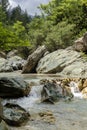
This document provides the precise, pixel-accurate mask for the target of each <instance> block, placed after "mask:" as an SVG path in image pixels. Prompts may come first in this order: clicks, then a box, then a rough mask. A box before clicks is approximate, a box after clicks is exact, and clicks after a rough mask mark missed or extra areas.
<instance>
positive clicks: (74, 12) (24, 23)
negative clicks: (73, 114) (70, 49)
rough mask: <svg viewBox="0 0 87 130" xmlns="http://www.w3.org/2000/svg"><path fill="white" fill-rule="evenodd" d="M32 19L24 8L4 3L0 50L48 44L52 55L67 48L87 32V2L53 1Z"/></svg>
mask: <svg viewBox="0 0 87 130" xmlns="http://www.w3.org/2000/svg"><path fill="white" fill-rule="evenodd" d="M39 9H40V11H41V15H40V16H38V15H35V16H31V15H29V12H28V13H27V11H26V10H25V11H23V10H22V9H21V7H20V6H17V7H15V8H10V5H9V1H8V0H1V1H0V49H5V50H6V49H7V50H10V49H12V48H16V47H19V46H20V47H21V46H28V47H32V48H36V47H37V46H39V45H43V44H45V45H46V47H47V48H48V50H49V51H54V50H56V49H58V48H66V47H67V46H70V45H72V44H73V41H74V40H75V39H76V38H77V37H80V36H82V35H83V33H84V32H86V30H87V0H79V1H78V0H51V1H50V2H49V3H48V4H46V5H44V4H41V5H40V6H39Z"/></svg>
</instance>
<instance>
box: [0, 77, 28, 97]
mask: <svg viewBox="0 0 87 130" xmlns="http://www.w3.org/2000/svg"><path fill="white" fill-rule="evenodd" d="M29 92H30V87H29V84H28V83H26V82H25V81H24V80H23V79H22V78H18V77H17V78H16V77H13V78H10V77H1V78H0V97H6V98H10V97H11V98H18V97H22V96H27V95H28V94H29Z"/></svg>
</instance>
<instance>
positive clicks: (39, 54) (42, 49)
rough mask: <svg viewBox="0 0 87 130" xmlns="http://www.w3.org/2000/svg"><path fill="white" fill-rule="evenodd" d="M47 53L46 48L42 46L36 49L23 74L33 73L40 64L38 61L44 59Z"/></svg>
mask: <svg viewBox="0 0 87 130" xmlns="http://www.w3.org/2000/svg"><path fill="white" fill-rule="evenodd" d="M45 52H46V48H45V46H40V47H38V48H37V49H36V51H35V52H34V53H32V54H31V55H29V57H28V59H27V62H26V63H25V65H24V67H23V70H22V73H30V72H33V71H34V70H35V67H36V66H37V64H38V61H39V60H40V59H41V58H42V57H43V55H44V53H45Z"/></svg>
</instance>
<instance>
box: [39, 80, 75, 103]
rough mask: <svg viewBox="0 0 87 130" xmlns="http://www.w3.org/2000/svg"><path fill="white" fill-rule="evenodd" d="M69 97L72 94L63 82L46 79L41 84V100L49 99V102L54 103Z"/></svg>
mask: <svg viewBox="0 0 87 130" xmlns="http://www.w3.org/2000/svg"><path fill="white" fill-rule="evenodd" d="M66 97H70V98H72V97H73V95H72V93H71V91H70V89H69V87H67V86H65V85H64V86H63V84H62V83H61V82H60V81H59V82H56V81H54V80H53V81H46V83H45V84H44V86H43V90H42V92H41V101H42V102H43V101H49V102H51V103H55V102H57V101H59V100H60V99H63V98H66Z"/></svg>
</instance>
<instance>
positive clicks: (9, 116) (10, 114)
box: [3, 103, 30, 126]
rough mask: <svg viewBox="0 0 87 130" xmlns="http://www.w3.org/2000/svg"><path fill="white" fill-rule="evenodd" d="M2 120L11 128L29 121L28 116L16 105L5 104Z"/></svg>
mask: <svg viewBox="0 0 87 130" xmlns="http://www.w3.org/2000/svg"><path fill="white" fill-rule="evenodd" d="M3 115H4V120H5V122H6V123H7V124H9V125H11V126H21V125H22V124H24V123H25V122H26V121H28V120H29V117H30V114H29V113H28V112H27V111H26V110H25V109H23V108H22V107H20V106H19V105H16V104H10V103H7V104H6V105H5V106H4V109H3Z"/></svg>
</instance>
